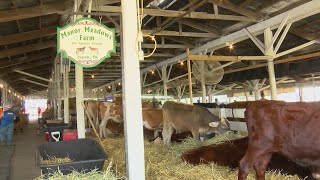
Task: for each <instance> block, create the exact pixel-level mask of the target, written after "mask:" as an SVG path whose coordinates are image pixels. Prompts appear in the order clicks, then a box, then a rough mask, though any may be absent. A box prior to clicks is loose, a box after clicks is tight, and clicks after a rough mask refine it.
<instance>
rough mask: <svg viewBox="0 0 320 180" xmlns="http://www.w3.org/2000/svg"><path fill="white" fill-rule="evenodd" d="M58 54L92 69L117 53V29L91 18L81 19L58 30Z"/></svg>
mask: <svg viewBox="0 0 320 180" xmlns="http://www.w3.org/2000/svg"><path fill="white" fill-rule="evenodd" d="M57 40H58V44H57V45H58V53H62V54H63V55H64V57H66V58H67V59H69V60H71V61H73V62H74V63H76V64H78V65H80V66H82V67H84V68H91V67H95V66H97V65H98V64H100V63H101V62H102V61H103V60H105V59H106V58H110V57H111V55H112V54H113V53H114V54H115V53H116V38H115V29H113V28H108V27H107V26H105V25H104V24H100V23H98V22H97V21H96V20H94V19H91V18H81V19H78V20H77V21H75V22H73V23H70V24H68V25H66V26H64V27H62V28H57Z"/></svg>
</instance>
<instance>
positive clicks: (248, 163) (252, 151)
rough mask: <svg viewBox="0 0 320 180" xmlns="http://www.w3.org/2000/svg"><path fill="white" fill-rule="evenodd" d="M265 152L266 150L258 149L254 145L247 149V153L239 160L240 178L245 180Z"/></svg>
mask: <svg viewBox="0 0 320 180" xmlns="http://www.w3.org/2000/svg"><path fill="white" fill-rule="evenodd" d="M263 154H265V152H264V151H262V150H260V149H257V148H255V147H253V146H250V143H249V147H248V149H247V151H246V154H245V155H244V156H243V158H242V159H241V161H240V162H239V173H238V180H245V179H246V178H247V176H248V174H249V172H250V171H251V170H252V168H253V166H254V165H255V164H256V161H257V160H258V159H259V158H260V157H261V155H263Z"/></svg>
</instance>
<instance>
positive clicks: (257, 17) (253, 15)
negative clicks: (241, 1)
mask: <svg viewBox="0 0 320 180" xmlns="http://www.w3.org/2000/svg"><path fill="white" fill-rule="evenodd" d="M210 2H211V3H213V4H216V5H218V6H220V7H222V8H225V9H228V10H230V11H233V12H236V13H238V14H242V15H244V16H246V17H248V18H250V19H251V20H252V21H261V20H263V14H262V13H260V12H255V11H252V10H250V9H247V8H244V7H241V6H239V5H236V4H233V3H231V2H230V1H229V0H223V1H221V0H210Z"/></svg>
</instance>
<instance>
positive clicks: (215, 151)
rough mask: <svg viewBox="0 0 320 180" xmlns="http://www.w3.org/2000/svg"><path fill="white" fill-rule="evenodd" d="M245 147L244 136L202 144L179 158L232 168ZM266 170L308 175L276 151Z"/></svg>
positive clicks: (246, 145) (235, 165) (301, 167)
mask: <svg viewBox="0 0 320 180" xmlns="http://www.w3.org/2000/svg"><path fill="white" fill-rule="evenodd" d="M247 147H248V137H245V138H241V139H235V140H231V141H226V142H224V143H222V144H218V145H209V146H202V147H200V148H197V149H194V150H191V151H188V152H186V153H184V154H183V155H182V157H181V158H182V159H183V160H184V161H186V162H188V163H190V164H194V165H197V164H201V163H204V164H209V163H215V164H217V165H220V166H228V167H230V168H232V169H234V168H236V167H237V166H238V163H239V161H240V160H241V158H242V157H243V156H244V154H245V152H246V149H247ZM268 170H272V171H275V170H280V171H281V172H282V173H284V174H288V175H298V176H299V177H300V178H301V179H304V178H306V177H307V176H310V171H309V170H308V168H306V167H303V166H300V165H298V164H296V163H294V162H292V161H290V160H288V159H287V158H286V157H284V156H282V155H280V154H277V153H275V154H274V155H273V156H272V158H271V160H270V164H269V166H268Z"/></svg>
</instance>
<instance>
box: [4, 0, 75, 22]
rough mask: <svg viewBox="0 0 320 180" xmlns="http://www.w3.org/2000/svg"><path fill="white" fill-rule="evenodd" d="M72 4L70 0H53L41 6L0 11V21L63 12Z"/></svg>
mask: <svg viewBox="0 0 320 180" xmlns="http://www.w3.org/2000/svg"><path fill="white" fill-rule="evenodd" d="M72 5H73V1H71V0H60V1H55V3H50V4H46V5H42V6H33V7H27V8H19V9H12V10H5V11H0V23H1V22H8V21H15V20H20V19H27V18H32V17H38V16H45V15H49V14H55V13H63V12H64V11H66V10H69V9H70V7H72Z"/></svg>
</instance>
